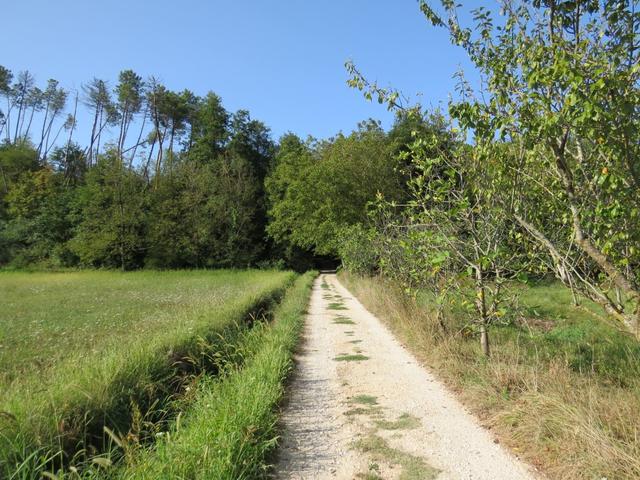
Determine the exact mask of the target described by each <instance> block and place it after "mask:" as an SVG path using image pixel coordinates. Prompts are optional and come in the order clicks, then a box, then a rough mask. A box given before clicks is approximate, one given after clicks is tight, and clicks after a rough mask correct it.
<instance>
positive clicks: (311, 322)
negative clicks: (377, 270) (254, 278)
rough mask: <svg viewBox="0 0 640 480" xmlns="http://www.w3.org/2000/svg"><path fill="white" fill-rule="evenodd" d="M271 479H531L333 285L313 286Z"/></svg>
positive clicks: (328, 278)
mask: <svg viewBox="0 0 640 480" xmlns="http://www.w3.org/2000/svg"><path fill="white" fill-rule="evenodd" d="M296 361H297V365H296V372H295V374H294V378H293V380H292V382H291V384H290V385H289V393H288V400H287V402H286V404H285V405H284V406H283V413H282V417H281V418H282V420H281V422H282V428H283V430H284V433H283V438H282V439H281V445H280V450H279V454H278V460H277V463H276V469H275V471H276V474H275V478H278V479H289V480H293V479H295V480H302V479H304V480H310V479H345V480H351V479H364V480H367V479H368V480H376V479H378V480H379V479H385V480H388V479H400V480H427V479H437V480H462V479H464V480H471V479H473V480H476V479H477V480H533V479H535V478H537V477H536V476H535V475H534V474H533V473H532V471H531V470H530V469H529V468H528V467H527V466H526V465H524V464H523V463H521V462H519V461H518V460H517V459H516V458H515V457H513V456H512V455H511V454H510V453H508V452H507V451H506V450H505V449H503V448H502V447H501V446H500V445H499V444H496V443H494V441H493V439H492V437H491V436H490V434H489V433H488V432H487V431H486V430H484V429H483V428H482V427H480V426H479V424H478V422H477V421H476V420H475V419H474V418H473V417H472V416H471V415H470V414H468V413H467V412H466V411H465V409H464V408H463V407H462V405H461V404H460V403H458V401H457V400H456V399H455V398H454V397H453V395H452V394H450V393H449V392H448V391H447V390H446V389H445V387H444V386H443V385H442V384H440V383H439V382H438V381H437V380H436V379H435V378H434V377H433V376H432V375H431V374H430V373H429V372H427V371H426V370H425V369H424V368H422V367H421V366H420V365H419V364H418V363H417V362H416V360H415V359H414V358H413V357H412V356H411V355H410V354H409V353H408V352H407V351H406V350H405V349H404V348H403V347H402V346H401V345H400V343H399V342H398V341H397V340H396V339H395V338H394V337H393V336H392V335H391V333H390V332H389V331H388V330H387V329H386V328H385V327H384V326H383V325H382V324H381V323H380V321H379V320H378V319H377V318H376V317H374V316H373V315H372V314H370V313H369V312H368V311H367V310H366V309H365V308H364V307H363V306H362V305H361V304H360V302H358V301H357V300H356V299H355V298H354V297H353V296H352V295H351V294H350V293H349V291H347V290H346V289H345V288H344V287H343V286H342V285H341V284H340V283H339V282H338V280H337V278H336V276H335V275H321V276H320V277H319V278H318V279H317V280H316V282H315V284H314V288H313V293H312V296H311V304H310V307H309V314H308V318H307V324H306V328H305V332H304V339H303V344H302V346H301V349H300V352H299V353H298V355H297V357H296Z"/></svg>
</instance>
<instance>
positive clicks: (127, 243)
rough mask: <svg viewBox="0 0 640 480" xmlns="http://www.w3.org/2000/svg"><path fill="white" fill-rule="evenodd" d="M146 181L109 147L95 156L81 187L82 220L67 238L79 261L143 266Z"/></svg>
mask: <svg viewBox="0 0 640 480" xmlns="http://www.w3.org/2000/svg"><path fill="white" fill-rule="evenodd" d="M145 187H146V184H145V182H144V180H143V179H142V177H141V176H140V175H138V174H137V172H135V171H134V170H131V169H128V168H126V166H124V165H122V162H121V161H120V159H119V158H118V156H117V152H115V151H110V152H107V153H106V154H104V155H102V156H101V157H99V159H98V163H97V164H96V166H95V167H93V168H92V169H90V170H89V172H88V173H87V175H86V184H85V185H83V186H82V187H80V189H79V193H78V201H79V203H80V205H81V212H80V215H81V218H82V220H81V222H80V224H79V225H78V227H77V234H76V235H75V237H74V238H73V239H71V240H70V241H69V246H70V248H71V250H72V251H73V252H74V253H75V254H76V255H77V256H78V257H79V259H80V262H81V264H82V265H85V266H92V267H110V268H120V269H121V270H128V269H132V268H137V267H140V266H142V264H143V259H144V252H145V249H146V245H145V227H146V195H145Z"/></svg>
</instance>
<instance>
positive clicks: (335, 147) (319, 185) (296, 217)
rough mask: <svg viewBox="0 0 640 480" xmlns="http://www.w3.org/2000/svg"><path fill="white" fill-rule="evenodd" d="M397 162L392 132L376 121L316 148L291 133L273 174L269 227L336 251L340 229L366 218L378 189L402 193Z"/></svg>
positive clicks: (286, 237) (278, 234)
mask: <svg viewBox="0 0 640 480" xmlns="http://www.w3.org/2000/svg"><path fill="white" fill-rule="evenodd" d="M395 163H396V162H395V161H394V159H393V156H392V155H391V153H390V148H389V142H388V139H387V136H386V134H385V133H384V132H383V131H382V130H381V129H380V127H379V126H378V125H377V124H376V123H371V122H369V123H364V124H362V125H361V126H360V129H359V130H357V131H355V132H353V133H352V134H350V135H349V136H344V135H339V136H338V137H337V138H335V139H333V140H332V141H327V142H320V143H319V144H316V145H314V146H313V148H312V146H311V145H308V144H307V145H305V144H303V143H302V142H301V141H300V140H299V139H295V138H292V137H289V138H287V139H286V140H284V141H283V142H282V146H281V149H280V151H279V152H278V155H277V157H276V166H275V168H274V171H273V173H272V174H271V175H270V177H269V178H268V180H267V191H268V192H269V195H270V197H269V200H270V206H271V207H270V210H269V215H270V223H269V226H268V227H267V231H268V232H269V234H270V235H272V236H273V237H274V238H275V239H276V240H277V241H280V242H288V243H291V244H293V245H297V246H299V247H301V248H305V249H313V250H314V251H315V252H316V253H318V254H321V255H336V254H337V252H338V247H339V232H341V231H342V230H343V229H344V228H346V227H349V226H351V225H355V224H358V223H365V222H366V220H367V205H368V203H369V202H370V201H372V200H373V199H374V198H375V197H376V195H378V194H381V195H383V196H384V197H385V198H388V199H389V200H394V199H399V198H401V197H402V195H403V186H402V181H401V177H400V174H399V173H398V171H397V169H396V168H395V166H396V164H395Z"/></svg>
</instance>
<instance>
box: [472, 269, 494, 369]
mask: <svg viewBox="0 0 640 480" xmlns="http://www.w3.org/2000/svg"><path fill="white" fill-rule="evenodd" d="M474 270H475V274H476V309H477V311H478V315H479V316H480V346H481V347H482V353H483V354H484V355H485V357H488V356H489V355H491V351H490V348H489V330H488V326H489V321H488V320H489V319H488V318H487V317H488V313H487V298H486V294H485V293H486V292H485V286H484V276H483V274H482V268H481V267H480V266H479V265H476V266H475V267H474Z"/></svg>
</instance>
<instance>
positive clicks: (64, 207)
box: [0, 68, 411, 270]
mask: <svg viewBox="0 0 640 480" xmlns="http://www.w3.org/2000/svg"><path fill="white" fill-rule="evenodd" d="M0 73H1V74H2V77H1V79H2V81H1V82H0V87H1V92H2V94H3V95H4V97H5V101H6V102H5V104H6V107H4V110H0V120H1V122H0V135H1V136H3V143H2V145H1V146H0V179H1V181H2V183H1V184H0V265H5V266H10V267H14V268H23V267H78V266H79V267H97V268H102V267H104V268H119V269H123V270H128V269H136V268H143V267H151V268H223V267H238V268H244V267H249V266H253V267H256V266H258V267H259V266H271V267H273V266H276V267H281V266H287V267H289V268H295V269H297V270H305V269H308V268H311V267H313V266H314V264H317V262H318V261H319V260H324V261H327V260H328V261H329V262H330V263H331V262H333V263H335V262H336V261H337V250H336V248H335V241H336V240H335V238H336V236H335V232H336V231H338V230H340V228H342V227H343V226H345V225H353V224H356V223H360V222H362V221H364V220H366V217H367V204H368V202H369V201H370V200H371V199H373V198H375V195H376V193H378V192H386V193H387V194H388V196H389V198H401V197H402V196H403V194H402V192H403V191H404V190H405V188H406V185H405V184H406V179H404V178H402V174H401V173H400V172H399V171H396V170H395V163H396V162H397V160H396V157H397V152H398V150H399V148H400V147H399V145H404V144H406V143H407V141H409V140H410V135H411V127H410V126H409V125H408V123H407V121H399V122H398V124H397V125H396V126H395V127H394V128H393V129H392V131H391V132H389V133H386V132H384V131H383V130H382V128H381V127H380V125H379V124H378V123H376V122H374V121H368V122H363V123H362V124H361V125H359V126H358V128H357V130H356V131H355V132H353V133H352V134H350V135H343V134H339V135H338V136H336V137H335V138H331V139H328V140H322V141H318V140H314V139H311V138H310V139H308V140H305V141H303V140H302V139H300V138H298V137H297V136H295V135H293V134H287V135H285V136H284V137H283V138H282V139H281V140H280V142H279V143H276V142H275V141H274V140H273V139H272V138H271V133H270V130H269V128H268V127H266V126H265V125H264V123H262V122H260V121H257V120H254V119H252V118H251V117H250V115H249V113H248V112H247V111H243V110H241V111H238V112H235V113H231V112H228V111H227V110H226V109H225V108H224V106H223V104H222V101H221V99H220V98H219V97H218V96H217V95H215V94H213V93H209V94H208V95H206V96H205V97H198V96H196V95H194V94H193V93H191V92H190V91H188V90H184V91H182V92H172V91H170V90H167V89H166V88H165V87H164V86H162V85H160V84H159V82H158V81H157V80H155V79H153V78H151V79H148V80H145V81H143V80H142V78H141V77H140V76H138V75H137V74H135V73H134V72H132V71H130V70H127V71H123V72H122V73H121V74H120V76H119V81H118V83H117V84H116V85H115V87H114V88H113V89H110V88H109V87H108V83H107V82H106V81H103V80H98V79H94V80H92V81H91V82H89V83H88V84H87V85H85V86H83V88H82V92H80V93H79V94H76V95H71V94H70V93H69V92H67V91H65V90H64V89H62V88H61V87H59V85H58V82H56V81H55V80H50V81H49V82H48V84H47V87H46V88H45V89H43V90H41V89H39V88H38V87H37V86H36V85H35V83H34V80H33V76H32V75H31V74H29V73H28V72H21V73H19V74H18V75H17V76H16V77H15V79H14V78H13V75H12V73H11V72H10V71H9V70H8V69H6V68H0ZM69 99H71V100H72V101H71V102H69V101H68V100H69ZM69 108H70V109H71V111H72V113H66V110H67V109H69ZM79 108H85V109H88V111H89V113H90V116H89V119H90V122H91V123H90V124H89V125H86V126H85V128H84V131H89V132H90V135H89V138H88V139H86V143H85V145H84V146H82V145H81V144H79V143H78V142H77V141H76V138H77V137H78V134H77V130H78V129H77V121H78V120H77V117H78V110H79ZM36 126H37V128H36ZM298 175H302V176H304V178H305V179H306V180H308V183H307V184H305V185H304V187H303V189H301V190H300V189H295V188H293V189H289V188H288V183H287V182H288V179H289V178H290V177H297V176H298ZM315 199H317V201H316V200H315ZM288 202H293V203H296V204H298V205H301V206H303V207H304V208H305V209H306V210H305V211H304V212H303V213H301V214H300V213H299V212H297V211H296V210H295V209H291V208H290V206H288V205H287V203H288ZM292 214H294V215H298V214H300V215H301V216H300V217H299V220H300V221H301V222H305V233H304V235H302V236H298V234H297V232H296V231H291V230H290V229H289V227H288V226H287V221H288V218H289V216H290V215H292ZM327 215H328V216H329V217H330V220H328V221H327V219H326V216H327ZM292 233H294V235H295V237H292V236H291V234H292ZM331 242H333V243H332V245H333V246H332V247H325V244H329V243H331Z"/></svg>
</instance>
